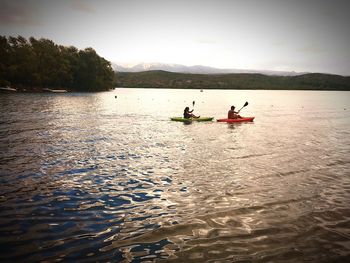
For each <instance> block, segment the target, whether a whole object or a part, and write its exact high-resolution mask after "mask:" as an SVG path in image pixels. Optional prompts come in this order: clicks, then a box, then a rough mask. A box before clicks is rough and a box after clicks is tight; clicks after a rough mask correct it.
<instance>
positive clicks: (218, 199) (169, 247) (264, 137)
mask: <svg viewBox="0 0 350 263" xmlns="http://www.w3.org/2000/svg"><path fill="white" fill-rule="evenodd" d="M115 96H117V98H115ZM192 101H195V106H194V109H195V111H194V113H195V114H198V115H201V116H212V117H215V118H225V117H226V114H227V111H228V110H229V107H230V106H231V105H235V106H236V107H237V108H240V107H241V106H242V105H243V104H244V103H245V102H246V101H248V102H249V105H248V106H247V107H246V108H244V109H243V110H242V111H241V115H243V116H255V117H256V118H255V120H254V122H253V123H241V124H226V123H217V122H215V121H213V122H209V123H192V124H189V125H186V124H183V123H180V122H172V121H170V120H169V117H173V116H181V115H182V113H183V109H184V108H185V107H186V106H189V107H190V108H192ZM0 108H1V112H0V117H1V118H0V261H1V262H13V261H18V262H24V261H25V262H38V261H49V262H53V261H60V260H62V261H69V262H76V261H79V262H95V261H102V262H104V261H111V262H121V261H123V262H141V261H142V262H145V261H146V262H147V261H148V262H152V261H155V262H163V261H165V262H251V261H253V262H301V261H306V262H344V261H346V260H347V259H349V257H350V205H349V204H350V164H349V163H350V92H336V91H333V92H330V91H246V90H240V91H234V90H228V91H225V90H204V91H203V92H200V91H199V90H156V89H119V88H118V89H116V90H114V91H113V92H104V93H87V94H86V93H66V94H0Z"/></svg>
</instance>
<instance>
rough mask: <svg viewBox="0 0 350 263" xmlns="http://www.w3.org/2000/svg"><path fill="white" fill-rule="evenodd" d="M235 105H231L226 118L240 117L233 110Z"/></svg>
mask: <svg viewBox="0 0 350 263" xmlns="http://www.w3.org/2000/svg"><path fill="white" fill-rule="evenodd" d="M235 108H236V107H235V106H231V109H230V110H229V111H228V113H227V119H239V118H242V117H241V116H240V115H238V112H237V111H235Z"/></svg>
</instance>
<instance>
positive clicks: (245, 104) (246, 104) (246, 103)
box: [237, 101, 248, 113]
mask: <svg viewBox="0 0 350 263" xmlns="http://www.w3.org/2000/svg"><path fill="white" fill-rule="evenodd" d="M246 106H248V101H246V102H245V103H244V105H243V107H242V108H240V109H239V111H237V113H239V112H240V111H241V109H243V108H244V107H246Z"/></svg>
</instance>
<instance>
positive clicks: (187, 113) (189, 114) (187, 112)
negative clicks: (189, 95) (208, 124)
mask: <svg viewBox="0 0 350 263" xmlns="http://www.w3.org/2000/svg"><path fill="white" fill-rule="evenodd" d="M192 112H193V110H191V111H190V108H189V107H186V108H185V109H184V118H185V119H189V118H199V117H200V116H196V115H194V114H193V113H192Z"/></svg>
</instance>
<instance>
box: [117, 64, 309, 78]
mask: <svg viewBox="0 0 350 263" xmlns="http://www.w3.org/2000/svg"><path fill="white" fill-rule="evenodd" d="M113 69H114V70H115V71H117V72H143V71H151V70H163V71H168V72H175V73H191V74H223V73H225V74H227V73H256V74H264V75H277V76H296V75H301V74H304V73H297V72H294V71H274V70H245V69H220V68H214V67H207V66H201V65H196V66H184V65H180V64H164V63H140V64H137V65H135V66H132V67H123V66H121V65H118V64H113Z"/></svg>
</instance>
